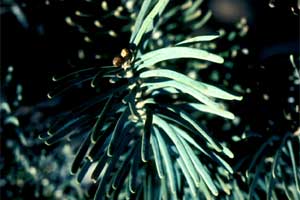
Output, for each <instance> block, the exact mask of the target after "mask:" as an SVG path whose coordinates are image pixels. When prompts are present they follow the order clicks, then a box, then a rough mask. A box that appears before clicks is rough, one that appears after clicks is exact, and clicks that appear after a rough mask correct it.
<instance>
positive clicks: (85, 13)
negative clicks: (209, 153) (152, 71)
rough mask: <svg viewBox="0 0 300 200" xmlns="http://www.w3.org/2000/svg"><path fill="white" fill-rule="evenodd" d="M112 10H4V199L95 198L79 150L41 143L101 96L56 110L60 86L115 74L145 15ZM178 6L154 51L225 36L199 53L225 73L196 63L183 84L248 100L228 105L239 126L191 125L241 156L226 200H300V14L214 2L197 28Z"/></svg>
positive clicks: (27, 5)
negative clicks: (71, 78)
mask: <svg viewBox="0 0 300 200" xmlns="http://www.w3.org/2000/svg"><path fill="white" fill-rule="evenodd" d="M105 2H106V1H93V0H90V1H88V0H87V1H84V0H75V1H71V0H70V1H66V0H65V1H61V0H46V1H30V0H3V1H1V7H0V9H1V10H0V14H1V72H0V77H1V127H0V131H1V135H0V137H1V165H0V167H1V181H0V187H1V197H2V198H3V199H11V198H14V199H27V198H28V199H87V198H88V194H87V189H86V188H87V185H89V183H83V184H82V185H79V184H78V183H76V181H75V179H74V177H73V176H71V175H70V174H69V171H70V163H71V162H72V159H73V158H74V153H75V151H76V150H77V148H78V144H76V141H75V144H74V142H72V144H70V142H68V141H67V142H62V143H59V144H56V145H54V146H50V147H49V146H45V145H44V144H43V143H42V142H41V141H40V140H38V139H37V137H38V135H39V134H41V133H43V132H45V131H47V129H48V128H49V126H50V124H51V123H52V121H53V120H54V118H56V117H57V116H60V115H62V116H63V115H64V112H65V111H67V110H69V109H71V108H72V107H74V105H78V103H80V102H82V101H84V100H85V99H87V97H89V96H92V95H93V91H92V90H88V89H86V88H81V87H82V86H81V85H78V90H76V91H74V92H73V93H72V95H70V96H68V97H65V98H60V97H59V98H57V99H56V100H51V101H49V100H47V97H46V93H47V91H50V90H51V89H53V88H54V87H55V86H54V85H52V84H51V78H52V76H54V75H57V74H65V73H67V72H70V71H75V70H79V69H83V68H87V67H92V66H102V65H107V64H109V65H110V64H111V60H112V58H113V56H115V55H117V54H118V53H119V51H120V49H122V48H123V47H126V45H127V43H128V40H129V37H130V27H131V26H132V24H133V22H134V19H135V17H136V14H137V10H138V6H137V5H138V4H137V5H136V4H135V2H136V1H113V2H109V1H107V2H106V3H105ZM180 4H183V3H181V2H180ZM188 4H192V1H185V6H188ZM120 5H122V6H120ZM135 5H136V6H135ZM176 5H177V3H174V4H172V5H171V8H172V6H173V8H174V13H171V16H173V17H171V18H170V19H168V20H167V21H166V22H165V23H166V24H167V25H168V26H162V27H163V28H162V29H159V30H157V31H156V33H157V34H154V35H153V36H152V37H153V38H152V40H151V41H150V45H149V46H150V49H155V48H158V47H161V46H166V45H169V44H170V43H171V44H175V43H176V42H178V41H181V40H183V39H185V38H186V37H187V36H195V35H206V34H216V33H220V34H221V38H219V39H218V40H216V41H213V42H209V43H205V44H202V43H201V44H198V46H197V45H196V46H195V47H197V48H202V49H206V50H209V51H210V52H214V53H217V54H219V55H221V56H222V57H224V59H225V63H224V65H216V64H211V63H205V64H203V63H201V62H199V63H197V62H196V64H195V61H193V62H192V63H189V62H187V63H186V66H188V67H187V68H185V71H184V72H183V73H185V74H187V75H189V76H190V77H197V78H198V79H200V80H201V81H204V82H206V83H210V84H213V85H216V86H219V87H221V88H227V89H228V88H229V89H232V90H234V91H235V92H237V93H240V94H242V95H243V97H244V99H243V101H241V102H237V103H229V104H228V105H226V106H227V107H228V108H229V110H230V111H232V112H233V113H234V114H235V115H236V118H235V120H234V121H233V122H231V121H225V120H223V119H220V118H214V117H210V116H208V117H207V116H202V115H199V114H198V113H194V114H193V115H194V116H196V117H197V119H199V122H201V124H204V125H206V127H207V129H208V130H210V133H212V135H213V136H214V137H215V138H218V140H219V141H222V142H223V143H225V144H226V145H227V146H229V147H230V149H231V150H232V151H233V153H234V154H235V158H234V159H233V160H228V162H229V163H230V164H231V166H233V169H234V172H235V173H234V175H233V177H228V178H220V177H218V178H219V179H220V180H221V181H219V182H220V183H222V184H223V185H222V184H221V187H222V188H223V192H222V193H220V194H219V195H220V196H219V198H222V199H223V198H224V199H252V198H270V197H271V196H272V198H273V199H297V198H300V197H299V185H298V186H297V185H296V182H297V181H298V182H299V181H300V180H299V176H298V177H297V176H295V175H299V174H300V172H299V166H300V163H299V157H300V155H299V152H300V149H299V148H300V147H299V135H300V131H299V84H300V81H299V55H300V54H299V2H298V1H293V0H288V1H286V0H271V1H267V0H266V1H265V0H263V1H260V0H252V1H245V0H243V1H235V0H222V1H217V0H206V1H204V2H203V3H202V4H201V6H200V8H198V9H196V11H194V12H193V13H190V14H189V15H187V16H182V13H183V12H180V11H178V10H176ZM171 8H168V9H167V11H172V9H171ZM174 36H176V37H174ZM82 94H84V95H82ZM77 143H79V141H77ZM214 170H216V171H217V170H218V169H216V168H214ZM216 174H218V173H216ZM297 178H298V179H297ZM223 179H224V180H223ZM298 184H299V183H298ZM297 187H298V188H297ZM297 190H298V191H297ZM28 194H30V195H29V196H28ZM25 196H26V197H25ZM203 198H205V199H208V198H212V197H210V195H209V194H204V196H203Z"/></svg>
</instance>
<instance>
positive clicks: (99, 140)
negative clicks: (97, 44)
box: [40, 0, 242, 199]
mask: <svg viewBox="0 0 300 200" xmlns="http://www.w3.org/2000/svg"><path fill="white" fill-rule="evenodd" d="M196 2H197V3H195V4H192V5H190V6H189V7H188V9H186V12H188V13H189V12H193V11H194V10H195V9H196V8H197V6H198V5H200V4H201V1H196ZM168 3H169V1H168V0H158V1H150V0H145V1H143V2H142V4H141V5H140V10H139V13H138V15H137V17H136V19H135V23H134V25H133V29H132V33H131V36H130V39H129V41H128V47H127V48H124V49H122V50H121V51H120V55H117V56H116V57H114V58H112V60H113V65H109V66H100V67H93V68H87V69H83V70H81V71H77V72H73V73H70V74H68V75H65V76H62V77H55V78H54V79H53V80H54V81H55V82H58V83H63V84H64V86H63V87H58V88H57V89H55V90H54V91H53V92H52V93H49V97H50V98H52V97H55V96H56V95H60V94H62V93H64V92H66V91H68V90H69V89H71V88H72V87H73V86H75V85H78V84H85V83H90V86H91V87H92V88H95V89H96V90H97V91H98V93H97V96H95V97H94V98H93V99H91V100H89V101H87V102H84V103H83V104H82V105H80V106H79V107H78V108H76V109H74V110H72V111H71V112H70V113H69V114H67V115H66V116H64V117H63V118H62V119H59V120H58V121H57V123H55V124H53V126H52V127H51V128H50V129H49V131H48V132H47V133H45V134H41V135H40V138H41V139H42V140H44V141H45V143H46V144H48V145H51V144H53V143H56V142H58V141H59V140H61V139H64V138H65V139H66V138H67V139H69V140H72V139H73V138H74V137H80V138H82V143H81V146H80V148H79V150H78V152H77V155H76V157H75V158H74V161H73V164H72V167H71V172H72V173H73V174H76V176H77V180H78V182H81V181H82V180H83V179H84V178H85V177H86V176H89V177H88V178H91V179H92V180H93V181H94V182H95V185H96V190H93V188H92V190H91V196H93V198H94V199H105V198H116V199H124V198H126V199H131V198H136V199H139V198H144V199H169V198H175V199H177V198H178V199H186V198H195V199H197V198H198V197H199V196H201V195H203V194H202V193H206V196H218V194H219V190H223V188H222V184H221V183H222V181H220V178H219V179H215V178H213V177H215V176H213V174H211V172H210V170H209V166H208V164H207V163H206V162H204V160H205V161H206V160H210V162H211V163H212V164H214V165H216V166H219V170H220V172H221V174H225V175H227V176H228V175H229V174H232V173H233V170H232V168H231V166H230V165H229V164H228V163H227V162H226V161H225V159H224V157H228V158H233V157H234V155H233V153H232V152H231V151H230V150H229V149H228V148H227V147H226V146H225V145H224V144H222V143H220V142H218V141H217V140H216V139H215V138H213V137H212V136H211V134H209V133H208V132H207V131H206V130H205V129H204V128H203V127H202V125H201V124H200V123H199V122H198V121H197V120H196V119H195V118H193V116H192V115H190V114H189V113H191V112H202V113H210V114H214V115H218V116H220V117H223V118H227V119H234V115H233V114H232V113H231V112H229V111H227V110H226V109H225V106H224V104H222V103H221V102H220V101H219V100H238V101H240V100H242V97H240V96H237V95H233V94H231V93H228V92H226V91H224V90H221V89H219V88H217V87H215V86H213V85H209V84H206V83H204V82H201V81H199V80H195V79H193V78H191V77H189V76H187V75H185V74H184V73H182V72H180V71H177V70H176V69H177V66H176V64H174V62H175V61H176V60H190V59H191V60H200V61H202V62H205V63H206V62H213V63H217V64H222V63H223V62H224V59H223V58H222V57H220V56H219V55H216V54H213V53H210V52H208V51H207V50H202V49H198V48H195V47H193V44H196V43H205V42H209V41H212V40H215V39H217V38H218V37H219V36H218V35H205V36H195V37H192V38H188V39H186V40H184V39H183V40H181V41H178V42H176V43H174V41H168V40H165V41H168V43H169V45H167V46H161V47H160V46H156V45H153V44H155V43H153V42H151V40H152V39H153V38H152V37H151V35H152V34H153V33H155V31H156V30H158V29H159V28H160V27H162V26H163V25H164V24H163V22H164V20H166V19H168V18H171V17H172V13H170V11H171V10H169V12H167V10H166V7H167V6H168ZM175 8H180V7H175ZM186 12H185V14H186V15H187V16H189V14H188V13H186ZM161 19H162V20H161ZM186 20H191V19H186ZM200 25H201V24H200ZM200 25H197V26H196V27H199V26H200ZM162 34H164V33H162ZM151 44H152V45H151ZM86 72H89V73H92V74H93V75H90V74H88V75H86ZM65 85H67V86H65ZM217 99H219V100H217ZM220 186H221V187H220Z"/></svg>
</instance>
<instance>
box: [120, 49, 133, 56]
mask: <svg viewBox="0 0 300 200" xmlns="http://www.w3.org/2000/svg"><path fill="white" fill-rule="evenodd" d="M121 56H122V57H123V58H125V59H129V58H130V57H131V51H130V50H129V49H126V48H124V49H122V50H121Z"/></svg>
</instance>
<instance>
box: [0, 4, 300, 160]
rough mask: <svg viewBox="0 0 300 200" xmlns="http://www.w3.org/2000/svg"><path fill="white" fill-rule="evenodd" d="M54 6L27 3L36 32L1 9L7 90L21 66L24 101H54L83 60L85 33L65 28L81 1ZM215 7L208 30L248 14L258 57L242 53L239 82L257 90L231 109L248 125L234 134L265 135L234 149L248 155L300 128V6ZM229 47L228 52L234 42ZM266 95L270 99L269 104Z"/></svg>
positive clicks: (247, 40) (246, 44)
mask: <svg viewBox="0 0 300 200" xmlns="http://www.w3.org/2000/svg"><path fill="white" fill-rule="evenodd" d="M50 2H51V3H50V5H45V2H42V1H33V0H32V1H26V4H27V6H26V7H24V9H23V12H24V13H25V15H26V17H27V21H28V27H24V24H23V25H22V23H20V21H18V19H17V18H16V16H15V15H14V14H13V13H12V12H8V11H5V9H6V10H7V9H8V7H7V6H4V7H2V8H1V9H2V11H1V58H0V60H1V72H0V78H1V87H2V86H3V81H4V76H5V75H6V73H7V68H8V66H13V67H14V73H13V74H14V81H15V82H17V83H20V84H21V85H22V86H23V88H24V91H23V100H22V104H23V105H26V106H33V105H35V104H37V103H40V102H43V101H48V100H47V92H48V91H49V90H50V89H51V87H52V85H51V77H52V76H53V75H55V74H57V73H60V72H61V71H68V69H70V68H71V67H70V60H74V59H75V57H77V53H78V49H79V48H80V45H81V43H80V42H78V41H79V39H80V34H79V33H78V32H76V31H74V29H72V28H70V27H69V26H67V24H66V23H65V17H66V16H68V15H69V14H70V13H71V12H73V10H74V6H78V4H76V3H74V2H77V1H65V2H63V1H58V0H57V1H50ZM208 2H209V3H207V4H206V5H205V6H206V7H207V8H210V9H211V10H212V11H213V14H214V17H213V19H212V20H211V21H210V22H209V23H208V26H209V27H208V28H211V29H212V30H216V29H219V28H224V29H226V30H230V29H233V28H234V26H235V24H236V23H237V22H238V21H239V20H240V18H241V17H246V18H247V20H248V24H249V33H248V34H247V36H246V37H244V38H242V39H239V40H238V41H235V42H238V43H239V45H240V46H241V47H243V48H248V49H249V52H250V53H249V55H238V56H237V57H236V58H235V59H234V60H233V62H234V67H233V69H232V71H231V76H232V79H231V80H232V82H233V83H234V84H239V85H241V87H242V88H244V89H246V88H250V89H251V92H250V93H245V94H243V96H244V100H243V101H241V102H238V103H235V104H233V105H231V108H230V110H232V112H233V113H235V114H236V115H237V116H239V118H240V119H241V121H240V123H239V125H238V126H236V127H234V128H233V129H231V130H230V132H235V133H242V132H243V131H244V130H245V128H246V127H250V130H251V132H253V133H258V134H260V135H261V136H262V137H261V138H260V139H257V138H256V139H253V140H252V139H250V140H248V141H247V143H246V144H244V145H242V146H241V144H239V146H233V147H232V148H233V149H234V152H236V151H239V152H240V153H241V154H240V156H241V157H242V156H243V154H248V153H249V152H250V153H251V152H253V151H255V150H256V147H257V145H259V144H260V142H263V141H264V140H265V139H264V138H267V137H268V136H269V135H272V134H278V135H283V134H285V133H286V132H287V131H290V132H293V131H295V130H296V128H297V127H299V113H296V112H294V107H295V105H297V104H298V102H299V85H295V84H294V83H293V81H292V80H291V79H289V77H290V76H292V75H293V72H294V69H293V67H292V66H291V64H290V62H289V55H290V54H294V55H296V56H299V15H297V14H295V13H293V12H292V11H291V8H292V7H293V8H294V9H295V10H296V12H298V14H299V11H297V5H296V1H291V0H290V1H288V0H281V1H280V0H277V1H275V3H274V5H275V7H274V8H272V7H270V5H269V1H266V0H248V1H246V0H244V1H242V0H240V1H238V0H211V1H208ZM2 3H3V2H2ZM3 5H4V4H3ZM4 8H5V9H4ZM127 39H128V38H124V41H126V40H127ZM111 45H112V47H113V46H114V44H111ZM221 45H224V48H225V47H226V45H227V46H228V45H230V44H226V43H224V44H221ZM208 70H209V69H208ZM207 73H209V72H207ZM229 89H230V88H229ZM10 93H15V91H12V90H8V91H6V98H9V96H13V95H10ZM1 95H2V94H1ZM81 95H84V94H81ZM265 95H267V96H268V100H266V99H264V96H265ZM289 97H293V98H294V103H288V98H289ZM54 110H55V108H54ZM57 112H59V109H58V108H57ZM287 113H290V114H291V118H292V119H291V120H288V119H287V117H286V114H287ZM218 123H220V124H221V122H219V121H214V120H212V121H211V122H209V123H208V126H210V128H209V129H210V130H211V129H214V130H215V132H218V131H219V130H221V127H219V126H216V125H218ZM213 132H214V131H213ZM222 135H223V136H222ZM224 135H225V136H224ZM229 136H230V133H228V134H227V136H226V134H224V133H223V132H221V134H220V137H223V138H224V139H226V137H229ZM237 159H238V158H237Z"/></svg>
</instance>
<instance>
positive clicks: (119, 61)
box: [113, 56, 124, 67]
mask: <svg viewBox="0 0 300 200" xmlns="http://www.w3.org/2000/svg"><path fill="white" fill-rule="evenodd" d="M123 62H124V58H122V57H121V56H116V57H114V59H113V65H114V66H115V67H120V66H121V65H122V64H123Z"/></svg>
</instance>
